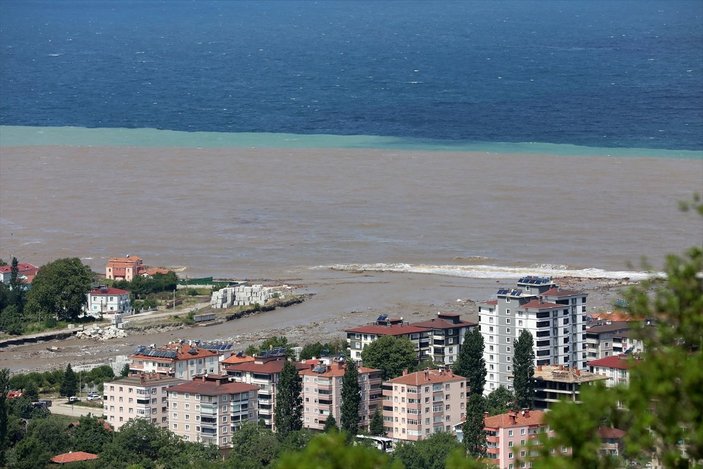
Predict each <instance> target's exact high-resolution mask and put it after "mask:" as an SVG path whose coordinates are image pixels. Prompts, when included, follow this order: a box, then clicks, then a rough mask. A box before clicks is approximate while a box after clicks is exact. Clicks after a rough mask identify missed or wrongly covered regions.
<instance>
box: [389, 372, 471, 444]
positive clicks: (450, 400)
mask: <svg viewBox="0 0 703 469" xmlns="http://www.w3.org/2000/svg"><path fill="white" fill-rule="evenodd" d="M465 418H466V378H464V377H463V376H459V375H455V374H454V373H452V372H451V371H444V370H425V371H418V372H416V373H409V374H403V376H399V377H397V378H394V379H391V380H389V381H386V382H384V383H383V421H384V423H383V425H384V429H385V431H386V433H387V435H388V436H389V437H390V438H394V439H398V440H410V441H416V440H422V439H423V438H427V437H429V436H430V435H432V434H433V433H439V432H451V431H452V430H453V428H454V425H456V424H457V423H459V422H461V421H463V420H465Z"/></svg>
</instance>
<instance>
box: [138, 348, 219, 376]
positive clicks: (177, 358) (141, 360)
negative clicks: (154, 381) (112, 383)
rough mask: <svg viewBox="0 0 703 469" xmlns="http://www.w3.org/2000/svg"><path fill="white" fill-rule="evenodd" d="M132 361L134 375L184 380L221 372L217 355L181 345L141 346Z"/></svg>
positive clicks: (209, 351)
mask: <svg viewBox="0 0 703 469" xmlns="http://www.w3.org/2000/svg"><path fill="white" fill-rule="evenodd" d="M129 360H130V363H129V371H130V372H131V373H161V374H165V375H170V376H174V377H176V378H179V379H184V380H191V379H193V378H194V377H195V376H199V375H203V374H206V373H219V372H220V355H219V354H218V353H217V352H214V351H212V350H208V349H204V348H199V347H197V346H194V345H190V344H187V343H180V342H176V343H172V344H167V345H165V346H163V347H146V346H139V347H137V350H136V351H135V353H133V354H132V355H130V356H129Z"/></svg>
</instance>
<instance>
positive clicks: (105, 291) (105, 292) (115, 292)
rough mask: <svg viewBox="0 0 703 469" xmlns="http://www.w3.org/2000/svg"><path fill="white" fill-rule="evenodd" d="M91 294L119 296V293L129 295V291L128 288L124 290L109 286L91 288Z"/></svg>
mask: <svg viewBox="0 0 703 469" xmlns="http://www.w3.org/2000/svg"><path fill="white" fill-rule="evenodd" d="M90 294H91V295H95V296H107V295H111V296H119V295H129V292H128V291H127V290H122V289H120V288H112V287H107V288H93V289H92V290H90Z"/></svg>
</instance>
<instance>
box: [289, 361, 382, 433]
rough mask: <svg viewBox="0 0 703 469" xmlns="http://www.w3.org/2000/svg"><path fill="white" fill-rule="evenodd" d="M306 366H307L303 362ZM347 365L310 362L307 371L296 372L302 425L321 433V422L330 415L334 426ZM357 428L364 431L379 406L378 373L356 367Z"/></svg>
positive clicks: (379, 385)
mask: <svg viewBox="0 0 703 469" xmlns="http://www.w3.org/2000/svg"><path fill="white" fill-rule="evenodd" d="M306 364H308V363H307V362H306ZM346 369H347V364H346V363H345V362H343V361H339V360H330V359H323V360H319V361H318V360H311V361H310V363H309V366H308V368H306V369H304V370H300V371H299V372H298V373H299V374H300V375H301V377H302V378H303V392H302V397H303V426H304V427H305V428H311V429H314V430H322V429H324V427H325V421H326V420H327V418H329V416H330V415H331V416H333V417H334V419H335V421H336V422H337V424H338V425H339V424H340V422H341V418H342V414H341V409H342V380H343V378H344V373H345V372H346ZM358 371H359V390H360V393H361V402H360V403H359V417H360V420H359V427H360V428H362V429H368V427H369V424H370V423H371V419H372V418H373V414H374V413H375V412H376V409H377V408H378V407H379V406H380V405H381V403H382V398H383V391H382V389H381V377H382V372H381V370H377V369H375V368H366V367H363V366H362V367H359V370H358Z"/></svg>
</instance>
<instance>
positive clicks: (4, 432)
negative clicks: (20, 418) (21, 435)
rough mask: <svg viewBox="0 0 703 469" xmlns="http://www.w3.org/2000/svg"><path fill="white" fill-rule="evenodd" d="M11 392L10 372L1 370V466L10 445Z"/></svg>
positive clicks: (4, 369)
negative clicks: (8, 404)
mask: <svg viewBox="0 0 703 469" xmlns="http://www.w3.org/2000/svg"><path fill="white" fill-rule="evenodd" d="M9 390H10V370H9V369H7V368H2V369H0V466H2V465H3V463H4V462H5V448H7V444H8V415H9V412H8V409H7V393H8V391H9Z"/></svg>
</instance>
